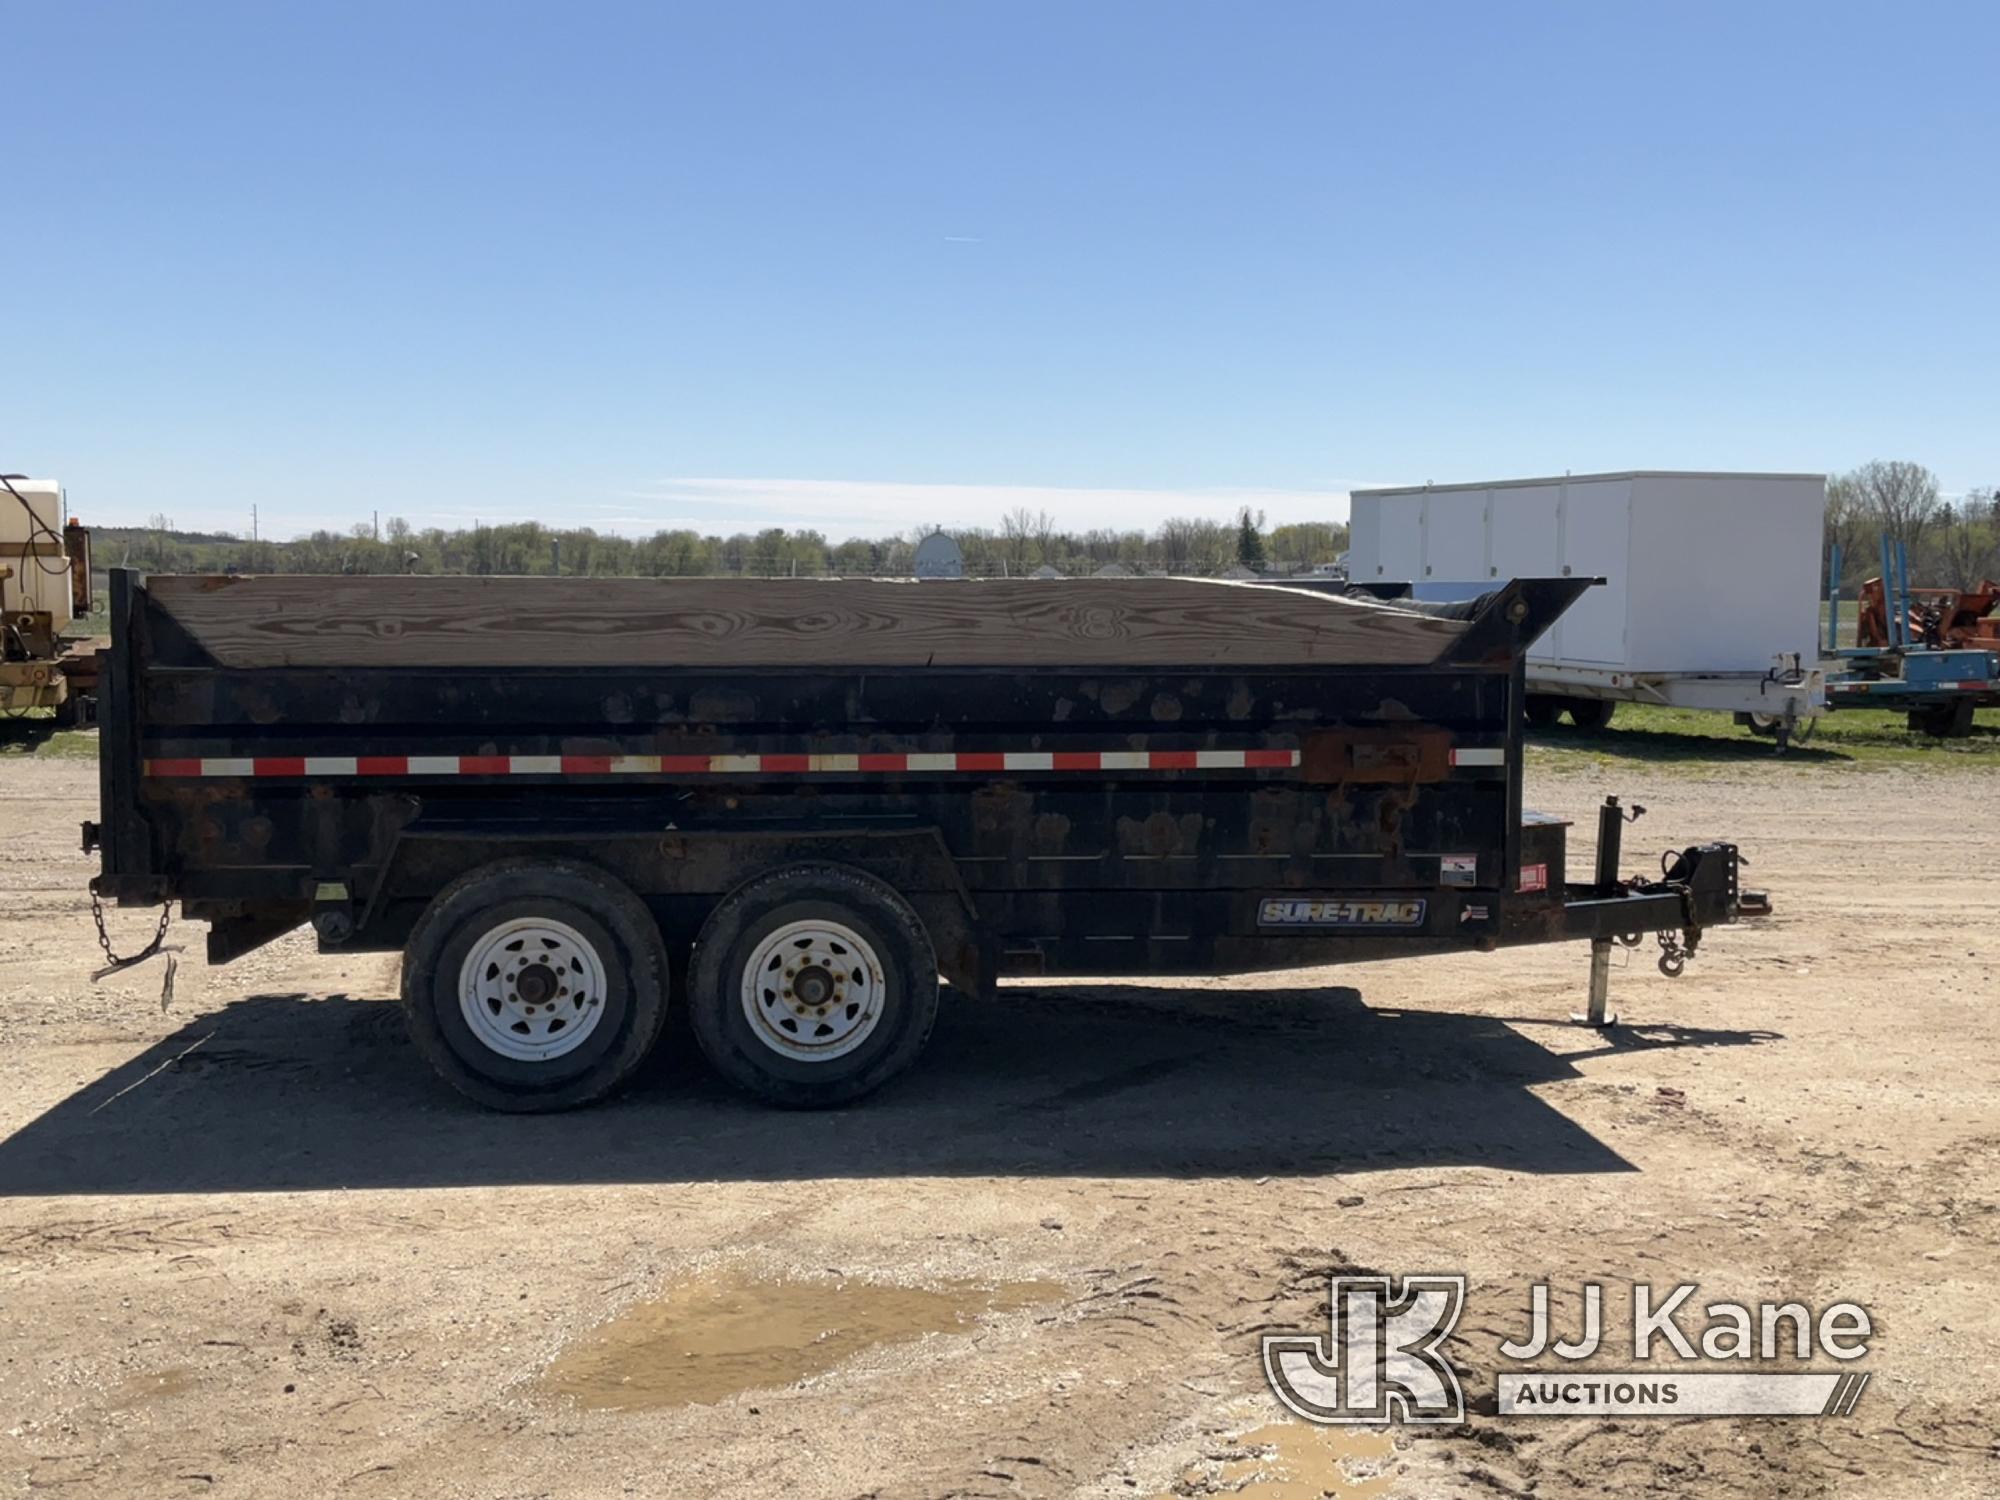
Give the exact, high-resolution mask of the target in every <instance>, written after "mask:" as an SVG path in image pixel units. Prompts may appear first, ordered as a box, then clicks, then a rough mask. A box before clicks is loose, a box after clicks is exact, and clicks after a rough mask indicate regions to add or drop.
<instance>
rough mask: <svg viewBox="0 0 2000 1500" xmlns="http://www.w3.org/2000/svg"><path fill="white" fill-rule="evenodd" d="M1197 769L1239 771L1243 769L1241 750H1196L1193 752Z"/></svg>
mask: <svg viewBox="0 0 2000 1500" xmlns="http://www.w3.org/2000/svg"><path fill="white" fill-rule="evenodd" d="M1194 763H1195V766H1196V768H1197V769H1199V770H1203V771H1240V770H1242V769H1243V752H1242V751H1241V750H1197V751H1195V753H1194Z"/></svg>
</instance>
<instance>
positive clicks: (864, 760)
mask: <svg viewBox="0 0 2000 1500" xmlns="http://www.w3.org/2000/svg"><path fill="white" fill-rule="evenodd" d="M854 764H855V768H856V769H857V770H861V771H907V770H909V769H910V757H909V756H907V755H857V756H855V757H854Z"/></svg>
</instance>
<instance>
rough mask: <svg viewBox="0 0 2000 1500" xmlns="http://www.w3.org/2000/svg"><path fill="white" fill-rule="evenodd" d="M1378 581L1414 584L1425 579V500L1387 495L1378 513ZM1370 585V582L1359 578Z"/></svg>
mask: <svg viewBox="0 0 2000 1500" xmlns="http://www.w3.org/2000/svg"><path fill="white" fill-rule="evenodd" d="M1375 537H1376V547H1375V572H1374V575H1373V576H1374V578H1377V579H1383V580H1387V581H1391V582H1396V583H1404V582H1410V583H1414V582H1417V581H1418V580H1420V579H1422V577H1423V576H1424V500H1423V496H1421V495H1384V496H1383V497H1382V499H1381V502H1380V506H1379V508H1378V510H1377V511H1376V522H1375ZM1355 581H1356V582H1357V583H1367V582H1370V581H1371V580H1370V579H1368V578H1357V579H1356V580H1355Z"/></svg>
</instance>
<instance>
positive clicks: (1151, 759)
mask: <svg viewBox="0 0 2000 1500" xmlns="http://www.w3.org/2000/svg"><path fill="white" fill-rule="evenodd" d="M1194 754H1195V753H1194V751H1192V750H1154V751H1152V752H1151V753H1150V754H1148V755H1147V757H1146V764H1147V765H1149V766H1151V767H1152V768H1153V769H1154V770H1155V771H1192V770H1193V769H1194V768H1195V765H1196V761H1195V758H1194Z"/></svg>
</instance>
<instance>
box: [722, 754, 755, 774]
mask: <svg viewBox="0 0 2000 1500" xmlns="http://www.w3.org/2000/svg"><path fill="white" fill-rule="evenodd" d="M708 768H709V770H711V771H761V770H762V769H763V768H764V757H763V756H761V755H711V756H710V757H709V758H708Z"/></svg>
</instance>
